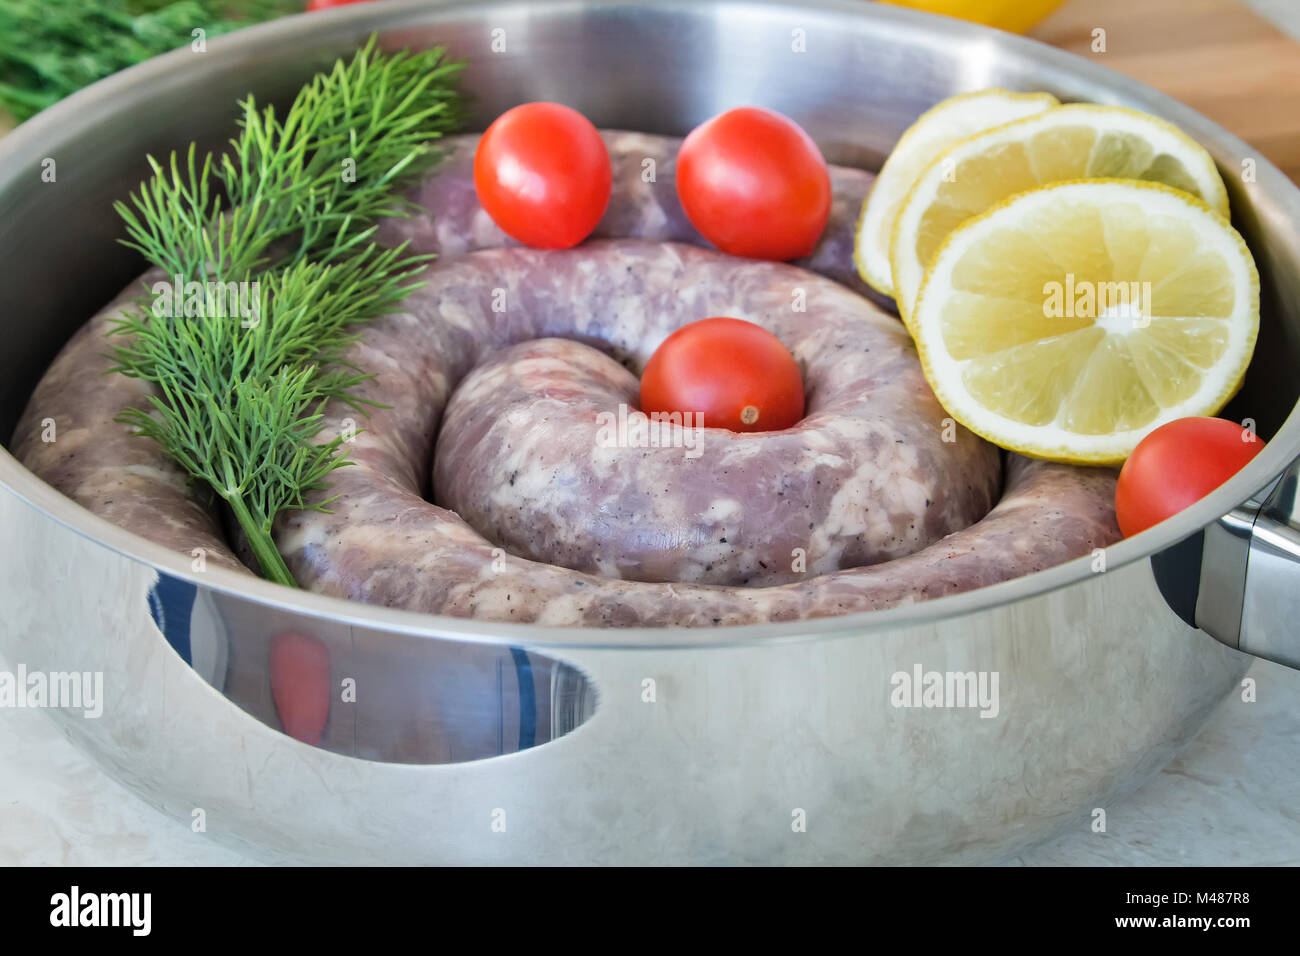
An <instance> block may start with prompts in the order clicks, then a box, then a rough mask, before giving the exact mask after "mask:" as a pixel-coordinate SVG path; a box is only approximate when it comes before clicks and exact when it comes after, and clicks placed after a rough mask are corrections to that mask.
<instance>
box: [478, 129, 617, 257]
mask: <svg viewBox="0 0 1300 956" xmlns="http://www.w3.org/2000/svg"><path fill="white" fill-rule="evenodd" d="M612 179H613V171H612V170H611V168H610V164H609V150H608V149H606V148H605V141H604V140H602V139H601V138H600V133H598V132H596V127H594V126H592V125H591V122H590V121H589V120H588V119H587V118H586V117H585V116H583V115H582V114H581V113H579V112H578V111H577V110H573V109H570V108H569V107H567V106H562V105H560V104H559V103H525V104H524V105H523V106H516V107H515V108H514V109H511V110H507V111H506V112H504V113H502V114H501V115H500V116H498V117H497V119H496V121H495V122H494V123H493V124H492V125H491V126H489V127H488V129H487V132H486V133H484V134H483V138H482V139H481V140H479V144H478V152H476V153H475V154H474V188H475V190H476V191H477V192H478V198H479V202H480V203H482V204H483V208H484V209H486V210H487V212H488V215H489V216H491V217H492V221H493V222H495V223H496V224H497V225H498V226H500V227H501V228H502V230H504V231H505V232H506V233H507V234H508V235H510V236H511V237H512V238H514V239H517V240H519V241H520V242H522V243H524V244H525V245H528V246H535V247H537V248H540V249H567V248H569V247H570V246H575V245H577V244H578V243H580V242H581V241H582V240H583V239H585V238H587V236H588V235H589V234H590V233H591V230H593V229H595V228H596V224H597V223H598V222H600V217H601V216H603V215H605V207H606V206H608V205H609V190H610V182H611V180H612Z"/></svg>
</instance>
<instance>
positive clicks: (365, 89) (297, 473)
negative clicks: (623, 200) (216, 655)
mask: <svg viewBox="0 0 1300 956" xmlns="http://www.w3.org/2000/svg"><path fill="white" fill-rule="evenodd" d="M459 69H460V64H457V63H448V62H447V61H446V60H445V56H444V51H442V50H441V49H438V50H431V51H427V52H423V53H416V54H410V53H406V52H402V53H395V54H384V53H381V52H379V51H378V50H377V49H376V46H375V41H374V39H373V38H372V39H371V41H370V43H369V44H367V46H366V47H365V49H363V50H362V51H360V52H359V53H358V54H357V55H356V57H355V58H354V59H353V60H352V61H351V62H350V63H347V64H344V63H343V62H342V61H340V62H339V63H337V64H335V66H334V68H333V70H331V71H330V72H329V73H326V74H321V75H318V76H317V77H316V78H315V79H314V80H313V81H312V82H311V83H309V84H308V85H307V86H306V87H304V88H303V89H302V90H301V91H300V92H299V94H298V96H297V98H296V99H295V100H294V102H293V103H292V105H291V106H290V107H289V108H288V110H287V111H286V112H285V114H284V116H283V117H280V116H279V115H277V113H276V111H275V110H274V109H273V108H271V107H266V108H259V107H258V106H257V104H256V103H255V102H254V100H253V98H252V97H249V98H248V99H246V100H245V101H244V102H243V103H241V104H240V105H241V107H242V115H241V118H240V121H239V134H238V135H237V136H236V137H235V138H234V139H233V140H231V143H230V150H229V151H228V152H226V153H225V154H223V155H222V156H220V157H219V158H218V157H213V156H211V155H208V156H204V157H203V158H202V160H200V159H199V158H198V156H197V155H196V150H195V147H194V146H192V145H191V147H190V148H189V150H188V151H187V152H186V154H185V155H184V158H183V159H182V158H181V157H180V156H178V155H177V154H175V153H173V154H172V155H171V157H170V160H169V162H168V163H166V164H165V165H164V164H162V163H159V162H158V161H156V160H154V159H153V158H152V157H150V158H149V163H150V166H151V168H152V170H153V176H152V177H151V178H150V179H149V180H147V181H146V182H145V183H144V184H143V185H142V186H141V188H140V189H139V190H138V191H137V192H135V193H133V194H132V195H131V196H130V197H129V198H130V201H129V203H122V202H119V203H117V204H116V208H117V212H118V214H119V215H120V216H121V218H122V220H123V222H124V223H125V224H126V233H127V238H126V239H124V240H123V241H124V242H125V243H126V244H127V245H128V246H130V247H131V248H134V249H136V250H137V251H139V252H140V253H141V254H142V255H143V256H144V257H145V258H146V259H148V260H149V262H151V263H152V264H153V265H155V266H158V267H159V268H161V269H162V270H164V271H165V272H166V274H167V276H168V281H167V282H166V283H164V289H160V290H159V292H163V291H164V290H165V288H166V287H168V286H169V285H170V286H179V285H181V284H184V283H192V282H197V283H200V284H201V289H200V291H201V295H200V296H199V298H198V300H197V307H195V308H186V309H182V310H181V311H182V312H185V313H189V312H191V311H193V312H197V313H198V314H193V315H192V314H171V315H169V314H167V312H168V311H169V310H168V309H166V308H159V303H160V302H161V303H162V304H164V305H165V304H166V302H167V300H166V299H161V300H160V299H154V300H153V301H152V304H151V303H150V301H149V300H147V299H142V300H141V302H140V303H139V304H138V306H137V307H136V308H134V309H131V310H128V311H127V312H126V313H125V314H124V315H123V316H122V317H121V318H119V319H118V320H116V323H115V328H114V330H113V331H114V332H115V333H117V334H121V335H124V336H126V338H125V339H124V342H123V344H122V345H120V346H117V347H116V348H115V349H114V354H113V357H114V359H115V371H118V372H121V373H122V374H124V375H128V376H131V377H135V378H140V379H143V380H145V381H148V382H151V383H153V384H154V385H155V386H157V395H155V396H153V397H151V399H150V407H149V408H133V409H128V410H126V411H125V412H124V413H123V414H122V416H121V420H122V421H123V422H125V423H126V424H128V425H130V426H132V427H133V428H134V429H135V430H136V431H137V432H138V433H140V434H142V435H146V436H148V437H150V438H152V439H154V440H155V441H156V442H158V444H159V445H160V446H162V448H163V449H164V450H165V451H166V453H167V454H168V455H169V456H170V457H171V458H172V459H174V460H175V461H176V462H177V463H178V464H179V465H180V466H181V467H182V468H184V469H185V471H186V472H187V473H188V474H189V475H190V476H191V477H193V478H194V479H196V480H199V481H202V482H204V483H206V484H207V485H208V486H209V487H211V488H212V490H213V491H214V492H215V493H216V494H217V495H218V496H219V497H220V498H222V499H223V500H224V501H225V502H227V504H228V505H229V506H230V509H231V512H232V514H233V515H234V517H235V519H236V520H237V521H238V523H239V525H240V527H241V528H242V529H243V531H244V533H245V535H246V536H247V538H248V541H249V544H250V546H251V548H252V550H253V553H254V554H255V555H256V556H257V559H258V562H259V564H260V565H261V568H262V571H263V573H264V574H265V575H266V576H267V577H268V578H270V579H272V580H274V581H278V582H280V583H282V584H289V585H293V584H294V583H295V582H294V580H293V577H292V575H291V574H290V572H289V570H288V568H287V567H286V565H285V564H284V561H283V559H282V558H281V557H280V554H279V552H278V551H277V550H276V548H275V544H274V542H273V540H272V537H271V529H272V526H273V524H274V521H275V518H276V516H277V515H278V514H280V512H282V511H284V510H285V509H292V508H305V507H310V508H313V509H317V510H320V509H324V508H325V507H326V506H327V505H328V504H329V501H330V500H332V499H329V500H326V501H318V502H315V503H314V504H311V505H308V504H307V499H308V497H309V496H310V495H312V494H313V493H315V492H318V491H321V490H323V489H324V488H325V487H327V484H328V481H327V479H328V476H329V474H330V473H331V472H332V471H333V470H334V469H335V468H338V467H341V466H342V465H344V464H346V463H347V462H346V459H345V458H343V457H342V456H341V455H340V454H339V451H340V443H341V441H342V438H341V437H335V438H334V439H333V440H331V441H328V442H319V443H318V441H317V439H318V437H319V435H320V431H321V427H322V417H321V409H322V407H323V405H324V403H325V402H326V401H328V400H330V399H342V400H344V401H347V402H349V403H351V404H353V405H354V406H356V407H358V409H361V408H362V404H361V403H360V402H359V401H358V399H357V398H356V397H355V396H354V394H353V392H354V389H355V388H356V386H357V385H358V384H360V383H361V382H362V381H363V380H364V379H365V378H366V377H367V376H366V375H365V374H364V373H363V372H361V371H360V370H357V369H354V368H351V367H349V366H348V365H346V364H345V363H344V362H343V361H342V359H343V355H344V353H345V351H346V349H347V346H348V345H349V344H350V343H351V342H352V341H353V340H354V338H355V334H356V332H355V330H356V328H357V326H358V325H359V324H361V323H364V322H367V321H369V320H371V319H373V318H376V317H378V316H380V315H383V314H384V313H386V312H388V311H391V309H392V308H393V307H394V306H395V305H396V304H397V303H398V302H400V301H401V299H402V298H403V297H404V296H405V295H406V294H407V293H409V292H410V291H411V289H413V288H414V285H413V284H412V283H411V279H412V278H413V277H414V276H415V274H416V273H417V272H418V271H419V269H420V268H421V267H422V266H423V265H424V263H425V262H427V260H428V259H429V258H430V257H428V256H414V255H409V254H407V253H406V251H405V246H404V245H403V246H400V247H398V248H395V249H385V248H382V247H380V246H378V245H377V244H376V243H375V242H374V232H375V228H376V227H375V225H374V223H375V221H376V220H377V219H378V218H380V217H383V216H394V215H405V214H406V213H407V209H406V206H405V205H404V203H403V202H402V201H401V199H400V198H399V197H398V194H397V189H398V187H399V186H401V185H402V184H404V183H405V182H407V181H409V180H410V179H411V178H412V177H413V176H414V175H415V174H417V173H418V172H420V171H422V170H424V169H426V168H428V167H429V166H430V165H431V164H432V163H433V162H434V161H435V160H436V158H437V154H436V151H435V148H434V147H433V145H432V144H431V141H433V140H436V139H437V138H438V137H440V136H441V135H442V134H444V133H446V132H448V131H450V130H451V129H453V128H455V126H456V125H458V123H459V122H460V119H461V105H460V100H459V98H458V95H457V93H456V91H455V87H454V81H455V78H456V75H457V73H458V71H459ZM231 283H233V285H229V286H228V285H227V284H231ZM240 283H247V285H246V286H243V287H242V288H243V290H244V291H245V293H246V294H245V299H246V300H247V302H248V305H249V306H250V308H248V309H247V311H246V312H242V311H241V312H240V313H239V314H235V315H229V314H227V313H228V312H230V311H231V310H230V309H229V308H228V307H227V306H228V302H227V300H226V299H225V298H224V297H223V293H222V290H223V289H225V288H231V289H235V288H239V287H240V286H239V284H240ZM253 289H256V294H255V295H254V294H253V293H252V291H251V290H253ZM185 298H186V299H187V300H188V297H185ZM232 299H233V296H232Z"/></svg>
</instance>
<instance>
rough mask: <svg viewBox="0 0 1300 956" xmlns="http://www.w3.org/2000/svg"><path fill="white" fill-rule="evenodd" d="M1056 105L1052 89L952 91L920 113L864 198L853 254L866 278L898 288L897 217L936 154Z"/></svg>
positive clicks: (888, 289) (879, 286) (876, 285)
mask: <svg viewBox="0 0 1300 956" xmlns="http://www.w3.org/2000/svg"><path fill="white" fill-rule="evenodd" d="M1056 105H1058V101H1057V99H1056V97H1054V96H1052V95H1051V94H1050V93H1012V92H1010V91H1008V90H1001V89H988V90H981V91H979V92H977V93H963V94H961V95H959V96H952V97H949V98H948V99H946V100H944V101H942V102H941V103H938V104H937V105H935V106H933V107H931V108H930V109H929V110H927V111H926V112H924V113H922V114H921V116H920V117H919V118H918V119H917V120H916V122H915V123H913V124H912V125H911V126H909V127H908V128H907V130H906V131H905V132H904V133H903V135H902V136H901V137H900V138H899V140H898V142H897V143H896V144H895V146H894V149H893V151H892V152H891V153H890V154H889V158H888V159H887V160H886V161H885V165H884V167H883V168H882V169H881V170H880V175H879V176H878V177H877V178H876V182H875V184H874V185H873V186H872V188H871V193H870V195H868V196H867V199H866V201H865V202H864V203H863V204H862V215H861V216H860V217H859V219H858V232H857V240H856V243H855V247H854V256H853V260H854V262H855V263H856V265H857V267H858V272H859V274H860V275H861V276H862V279H863V281H864V282H866V283H867V284H868V285H870V286H871V287H872V288H873V289H876V290H877V291H879V292H883V293H884V294H885V295H893V294H894V280H893V275H892V273H891V271H890V265H889V241H890V237H891V236H892V235H893V231H894V219H895V217H896V216H897V215H898V210H899V209H900V208H901V207H902V204H903V200H904V199H905V198H906V196H907V193H908V190H910V189H911V187H912V183H914V182H915V181H916V177H917V176H919V175H920V174H921V171H922V170H923V169H925V167H926V166H928V165H929V164H930V162H931V161H932V160H933V159H934V158H935V157H936V156H938V155H939V154H940V153H942V152H943V151H944V150H946V149H947V148H948V147H949V146H952V145H953V144H954V143H956V142H958V141H959V140H962V139H965V138H966V137H968V136H971V135H973V134H975V133H978V132H980V131H982V130H986V129H992V128H993V127H995V126H1001V125H1003V124H1005V123H1010V122H1012V121H1013V120H1018V119H1024V118H1025V117H1026V116H1032V115H1034V114H1035V113H1041V112H1042V111H1043V110H1046V109H1050V108H1051V107H1053V106H1056Z"/></svg>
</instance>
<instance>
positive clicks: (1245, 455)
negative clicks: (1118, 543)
mask: <svg viewBox="0 0 1300 956" xmlns="http://www.w3.org/2000/svg"><path fill="white" fill-rule="evenodd" d="M1263 447H1264V442H1263V441H1262V440H1261V439H1260V438H1258V437H1257V436H1256V435H1255V433H1254V432H1252V431H1250V430H1249V429H1246V428H1242V427H1241V426H1240V425H1238V424H1237V423H1236V422H1229V421H1225V420H1224V419H1222V418H1179V419H1177V420H1175V421H1172V422H1169V423H1168V424H1166V425H1161V426H1160V427H1159V428H1157V429H1156V430H1155V431H1153V432H1151V434H1149V435H1147V437H1146V438H1144V439H1142V441H1140V442H1138V446H1137V448H1135V449H1133V454H1131V455H1129V457H1128V461H1126V462H1124V467H1123V468H1122V469H1120V473H1119V483H1118V484H1117V485H1116V486H1115V516H1116V518H1117V519H1118V520H1119V529H1120V531H1122V532H1123V533H1124V537H1126V538H1129V537H1132V536H1133V535H1135V534H1137V533H1138V532H1140V531H1145V530H1146V529H1147V528H1149V527H1151V526H1152V525H1153V524H1157V523H1159V522H1161V521H1164V520H1165V519H1166V518H1168V517H1170V516H1172V515H1176V514H1177V513H1178V512H1180V511H1182V510H1183V509H1184V508H1186V507H1188V506H1189V505H1192V504H1195V503H1196V502H1197V501H1200V500H1201V499H1202V498H1204V497H1205V496H1206V495H1208V494H1209V493H1210V492H1211V491H1213V490H1214V489H1215V488H1217V487H1219V485H1221V484H1223V483H1224V482H1225V481H1227V480H1228V479H1229V478H1231V477H1232V476H1233V475H1235V474H1236V473H1237V472H1239V471H1240V470H1241V469H1242V468H1243V467H1245V465H1246V463H1247V462H1248V461H1250V460H1251V459H1252V458H1254V457H1255V456H1256V455H1258V454H1259V453H1260V451H1261V450H1262V449H1263Z"/></svg>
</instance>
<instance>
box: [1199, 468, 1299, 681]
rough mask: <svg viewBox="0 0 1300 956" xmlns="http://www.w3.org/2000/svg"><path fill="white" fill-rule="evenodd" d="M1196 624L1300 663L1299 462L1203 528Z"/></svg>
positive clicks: (1262, 653) (1234, 643)
mask: <svg viewBox="0 0 1300 956" xmlns="http://www.w3.org/2000/svg"><path fill="white" fill-rule="evenodd" d="M1196 583H1197V587H1196V592H1195V601H1194V604H1193V606H1192V607H1193V613H1192V616H1193V621H1192V623H1194V624H1195V625H1196V626H1197V627H1199V628H1200V629H1201V630H1203V631H1205V632H1206V633H1208V634H1210V635H1211V636H1212V637H1214V638H1215V639H1216V640H1219V641H1222V642H1223V643H1224V644H1227V645H1228V646H1229V647H1234V648H1236V649H1237V650H1241V651H1245V652H1246V653H1248V654H1254V655H1255V656H1256V657H1263V658H1265V659H1266V660H1270V661H1276V662H1278V663H1279V664H1285V665H1286V666H1288V667H1294V668H1297V669H1300V460H1297V461H1295V462H1293V463H1292V464H1291V466H1290V467H1289V468H1287V470H1286V471H1284V472H1283V473H1282V474H1281V475H1280V476H1279V477H1278V478H1276V479H1275V480H1274V481H1273V482H1271V483H1270V484H1269V485H1268V486H1267V487H1265V488H1263V489H1261V490H1260V491H1259V492H1258V493H1257V494H1256V495H1255V496H1254V497H1252V498H1251V499H1250V500H1249V501H1247V502H1245V503H1244V504H1242V505H1241V506H1239V507H1237V508H1234V509H1233V510H1232V511H1231V512H1230V513H1229V514H1226V515H1224V516H1223V517H1222V518H1220V519H1219V520H1218V521H1217V522H1215V523H1214V524H1212V525H1210V526H1209V527H1207V528H1206V529H1205V530H1204V532H1203V543H1202V546H1201V555H1200V568H1199V576H1198V579H1197V582H1196Z"/></svg>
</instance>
